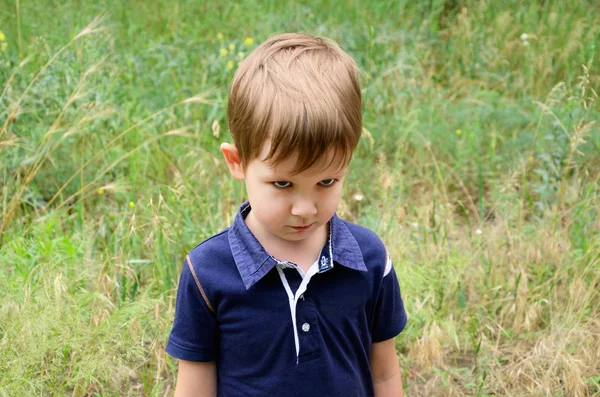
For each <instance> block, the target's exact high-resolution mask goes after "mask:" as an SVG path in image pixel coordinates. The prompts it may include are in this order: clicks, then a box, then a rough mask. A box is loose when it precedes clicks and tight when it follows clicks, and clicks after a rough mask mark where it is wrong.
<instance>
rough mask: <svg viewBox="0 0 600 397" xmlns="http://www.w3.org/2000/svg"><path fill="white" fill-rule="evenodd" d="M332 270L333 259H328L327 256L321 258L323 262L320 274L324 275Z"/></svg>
mask: <svg viewBox="0 0 600 397" xmlns="http://www.w3.org/2000/svg"><path fill="white" fill-rule="evenodd" d="M331 268H333V264H332V263H331V258H329V257H327V256H326V255H323V256H321V260H320V261H319V273H323V272H324V271H327V270H329V269H331Z"/></svg>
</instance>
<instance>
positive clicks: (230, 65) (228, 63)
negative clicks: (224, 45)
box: [227, 61, 233, 70]
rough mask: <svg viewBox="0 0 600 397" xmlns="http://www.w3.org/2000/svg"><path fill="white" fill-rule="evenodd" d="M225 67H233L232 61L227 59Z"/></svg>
mask: <svg viewBox="0 0 600 397" xmlns="http://www.w3.org/2000/svg"><path fill="white" fill-rule="evenodd" d="M227 69H229V70H231V69H233V62H232V61H228V62H227Z"/></svg>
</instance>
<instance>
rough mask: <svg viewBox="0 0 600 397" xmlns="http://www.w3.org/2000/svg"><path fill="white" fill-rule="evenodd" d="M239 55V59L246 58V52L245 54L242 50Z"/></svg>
mask: <svg viewBox="0 0 600 397" xmlns="http://www.w3.org/2000/svg"><path fill="white" fill-rule="evenodd" d="M237 56H238V59H239V60H240V61H241V60H242V59H244V57H245V56H246V54H244V53H243V52H242V51H240V52H238V54H237Z"/></svg>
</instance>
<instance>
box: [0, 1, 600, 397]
mask: <svg viewBox="0 0 600 397" xmlns="http://www.w3.org/2000/svg"><path fill="white" fill-rule="evenodd" d="M542 3H543V4H541V3H531V4H526V5H524V4H522V3H520V2H516V1H509V2H491V3H485V2H475V1H447V0H432V1H426V2H406V1H400V2H391V1H388V2H358V1H348V2H346V3H343V4H342V3H336V2H314V3H312V4H299V3H293V4H290V3H288V2H279V1H269V2H250V1H244V2H220V3H217V2H214V3H208V2H194V1H180V2H177V3H172V2H166V1H162V0H159V1H153V2H143V3H140V4H138V5H136V7H135V9H134V8H133V7H132V6H131V4H129V3H128V2H123V1H112V2H110V4H108V5H99V4H93V3H91V2H80V1H75V0H69V1H66V2H63V3H61V4H58V3H52V2H45V1H42V2H41V3H40V2H36V3H32V2H22V1H21V2H19V1H17V2H6V1H5V2H4V3H2V4H1V5H2V7H0V30H1V31H2V32H3V33H4V35H5V40H4V42H5V43H6V44H7V45H6V46H5V47H6V49H5V51H2V52H0V90H1V91H0V180H1V181H2V189H1V191H0V203H1V204H0V205H1V218H0V219H1V220H0V265H1V267H0V395H6V396H13V395H32V394H40V395H66V394H71V395H132V394H135V395H138V394H143V395H165V394H166V395H168V394H169V393H172V391H173V382H174V378H175V373H176V363H175V362H174V361H173V360H172V359H170V358H169V357H167V356H166V355H165V353H164V345H165V342H166V337H167V335H168V332H169V329H170V326H171V321H172V317H173V310H174V304H175V302H174V299H175V289H176V285H177V279H178V274H179V271H180V269H181V263H182V260H183V258H184V256H185V253H186V252H187V251H188V250H189V249H190V248H192V247H193V246H194V245H195V244H197V243H198V242H200V241H202V240H203V239H204V238H206V237H208V236H210V235H211V234H213V233H215V232H218V231H219V230H221V229H222V228H224V227H226V226H227V225H228V224H229V223H230V222H231V220H232V217H233V216H234V214H235V211H236V209H237V206H238V204H239V203H240V202H241V201H242V200H243V199H244V191H243V188H242V186H241V185H240V184H238V183H237V182H234V181H232V180H231V178H230V177H229V176H228V172H227V169H226V166H225V164H224V163H223V161H222V160H221V158H220V157H219V152H218V144H219V143H220V142H221V141H223V140H228V139H229V137H228V131H227V122H226V118H225V112H226V110H225V109H226V100H227V87H228V84H229V81H230V79H231V77H232V75H233V73H234V70H235V67H236V66H237V62H238V61H239V60H240V59H243V57H244V56H245V55H247V54H248V52H249V51H251V50H252V48H254V47H255V46H256V45H257V44H258V43H260V42H261V41H262V40H264V39H265V38H267V37H269V36H270V35H271V34H273V33H276V32H282V31H289V30H294V31H306V32H310V33H314V34H321V35H326V36H330V37H332V38H334V39H336V40H337V41H338V42H340V44H341V45H342V46H343V47H344V48H345V49H346V50H348V52H350V53H351V55H352V56H354V57H355V58H356V60H357V62H358V63H359V66H360V67H361V70H362V71H363V76H362V79H363V95H364V118H365V129H366V131H365V135H364V138H363V140H362V141H361V143H360V145H359V148H358V151H357V153H356V155H355V158H354V160H353V165H352V170H351V174H350V175H349V177H348V182H347V185H346V186H345V192H344V197H343V200H342V203H341V206H340V210H339V212H340V214H341V215H342V216H344V217H345V218H347V219H349V220H352V221H355V222H359V223H361V224H363V225H365V226H368V227H371V228H373V229H374V230H376V231H377V232H378V233H379V234H380V235H381V236H382V238H383V239H384V241H385V242H386V245H387V247H388V248H389V250H390V252H391V253H392V254H393V256H394V258H395V264H396V270H397V273H398V275H399V279H400V283H401V287H402V293H403V296H404V299H405V303H406V306H407V310H408V312H409V318H410V320H409V325H408V327H407V329H406V330H405V331H404V332H403V334H402V335H401V336H400V337H399V338H398V340H397V349H398V353H399V360H400V363H401V367H402V369H403V379H404V384H405V388H406V389H407V391H408V393H409V395H411V396H430V395H478V396H485V395H539V396H547V395H552V396H591V395H600V378H599V374H600V364H599V363H600V335H599V331H598V329H600V311H599V308H600V299H599V298H600V297H599V292H598V291H599V290H600V271H599V269H600V216H599V211H600V197H599V195H600V184H599V170H600V134H599V130H598V124H597V121H598V119H599V117H598V116H599V112H598V102H597V92H598V86H599V78H598V76H599V71H600V70H599V68H598V49H597V44H596V43H598V42H600V18H599V17H598V15H600V13H599V11H600V10H599V9H598V6H597V5H596V4H595V3H594V2H587V1H570V2H568V3H564V2H560V3H559V2H542ZM17 11H18V12H17ZM1 44H2V43H1V42H0V49H1V48H2V46H1Z"/></svg>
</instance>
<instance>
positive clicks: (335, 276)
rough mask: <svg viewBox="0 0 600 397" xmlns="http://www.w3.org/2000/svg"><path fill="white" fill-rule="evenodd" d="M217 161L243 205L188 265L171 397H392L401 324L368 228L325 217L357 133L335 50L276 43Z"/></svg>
mask: <svg viewBox="0 0 600 397" xmlns="http://www.w3.org/2000/svg"><path fill="white" fill-rule="evenodd" d="M228 117H229V127H230V130H231V133H232V135H233V140H234V145H232V144H229V143H223V144H222V145H221V151H222V152H223V155H224V157H225V161H226V163H227V165H228V167H229V170H230V172H231V174H232V176H233V177H234V178H235V179H238V180H243V181H245V185H246V191H247V194H248V202H246V203H244V204H243V205H242V206H241V207H240V210H239V212H238V214H237V217H236V219H235V221H234V222H233V224H232V225H231V226H230V227H229V228H228V229H226V230H224V231H223V232H221V233H219V234H217V235H215V236H213V237H211V238H209V239H208V240H206V241H204V242H203V243H201V244H200V245H198V246H197V247H195V248H194V249H193V250H192V251H191V252H190V254H189V255H188V256H187V258H186V263H185V265H184V268H183V271H182V275H181V279H180V283H179V290H178V293H177V306H176V314H175V321H174V325H173V330H172V332H171V335H170V337H169V342H168V345H167V348H166V350H167V352H168V353H169V354H170V355H172V356H174V357H177V358H179V371H178V377H177V387H176V391H175V395H176V396H217V395H218V396H228V397H229V396H234V397H237V396H327V397H329V396H343V397H349V396H361V397H362V396H373V395H374V396H378V397H380V396H394V397H397V396H401V395H402V382H401V376H400V368H399V365H398V360H397V357H396V352H395V349H394V339H393V338H394V337H395V336H396V335H397V334H399V333H400V332H401V331H402V329H403V328H404V326H405V324H406V313H405V311H404V306H403V303H402V298H401V297H400V289H399V286H398V281H397V279H396V275H395V272H394V269H393V267H392V262H391V260H390V259H389V257H388V255H387V251H386V249H385V247H384V246H383V244H382V242H381V241H380V240H379V238H378V237H377V236H376V235H375V234H374V233H373V232H371V231H369V230H367V229H365V228H362V227H360V226H357V225H353V224H351V223H349V222H345V221H343V220H341V219H339V218H338V217H337V216H336V215H335V210H336V208H337V206H338V203H339V201H340V198H341V193H342V183H343V181H344V175H345V173H346V168H347V166H348V163H349V162H350V158H351V156H352V153H353V151H354V149H355V148H356V146H357V144H358V141H359V138H360V133H361V129H362V117H361V94H360V88H359V85H358V68H357V66H356V64H355V63H354V61H353V60H352V58H350V57H349V56H348V55H347V54H346V53H344V52H343V51H342V50H341V49H340V48H339V47H338V46H337V44H336V43H334V42H333V41H331V40H328V39H324V38H317V37H313V36H309V35H304V34H282V35H279V36H275V37H273V38H271V39H269V40H267V41H266V42H265V43H263V44H262V45H260V46H259V47H258V48H256V50H254V51H253V52H252V53H251V54H250V55H249V56H248V57H247V58H246V59H245V60H244V62H243V63H242V64H241V65H240V68H239V69H238V71H237V72H236V74H235V76H234V78H233V81H232V84H231V89H230V96H229V105H228Z"/></svg>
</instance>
